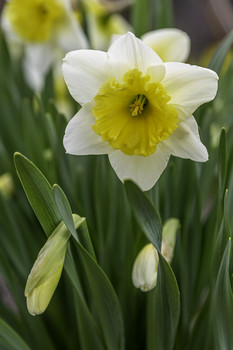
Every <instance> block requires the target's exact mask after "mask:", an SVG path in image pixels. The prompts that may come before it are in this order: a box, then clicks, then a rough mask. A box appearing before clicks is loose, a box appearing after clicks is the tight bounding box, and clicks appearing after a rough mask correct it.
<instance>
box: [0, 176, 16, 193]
mask: <svg viewBox="0 0 233 350" xmlns="http://www.w3.org/2000/svg"><path fill="white" fill-rule="evenodd" d="M0 193H1V195H2V196H3V197H4V198H10V197H11V196H12V194H13V193H14V183H13V179H12V176H11V174H10V173H4V174H2V175H1V176H0Z"/></svg>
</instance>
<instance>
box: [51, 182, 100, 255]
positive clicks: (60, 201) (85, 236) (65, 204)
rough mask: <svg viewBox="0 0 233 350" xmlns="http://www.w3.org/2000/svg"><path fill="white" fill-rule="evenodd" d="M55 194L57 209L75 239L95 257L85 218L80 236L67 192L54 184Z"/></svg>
mask: <svg viewBox="0 0 233 350" xmlns="http://www.w3.org/2000/svg"><path fill="white" fill-rule="evenodd" d="M53 194H54V199H55V202H56V205H57V209H58V211H59V213H60V214H61V217H62V219H63V221H64V223H65V224H66V226H67V227H68V229H69V231H70V232H71V234H72V235H73V237H74V238H75V240H78V241H79V242H80V243H81V244H82V245H83V246H84V248H85V249H87V251H88V252H89V253H90V254H91V256H92V257H94V258H95V252H94V249H93V246H92V242H91V238H90V235H89V232H88V228H87V224H86V220H85V218H80V220H82V225H81V228H80V229H79V237H78V236H77V232H76V229H75V227H74V222H73V217H72V211H71V208H70V204H69V201H68V199H67V197H66V195H65V193H64V192H63V191H62V189H61V188H60V187H59V186H58V185H54V186H53ZM95 259H96V258H95Z"/></svg>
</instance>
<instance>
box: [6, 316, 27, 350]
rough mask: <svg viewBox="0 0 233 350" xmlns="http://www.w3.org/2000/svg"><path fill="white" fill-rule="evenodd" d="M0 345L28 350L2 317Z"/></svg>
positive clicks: (17, 349) (12, 348)
mask: <svg viewBox="0 0 233 350" xmlns="http://www.w3.org/2000/svg"><path fill="white" fill-rule="evenodd" d="M0 345H1V346H4V349H9V350H30V348H29V346H28V345H27V344H26V343H25V342H24V340H23V339H22V338H21V337H20V336H19V335H18V334H17V333H16V332H15V330H14V329H13V328H11V327H10V326H9V325H8V324H7V323H6V322H4V321H3V320H2V319H0Z"/></svg>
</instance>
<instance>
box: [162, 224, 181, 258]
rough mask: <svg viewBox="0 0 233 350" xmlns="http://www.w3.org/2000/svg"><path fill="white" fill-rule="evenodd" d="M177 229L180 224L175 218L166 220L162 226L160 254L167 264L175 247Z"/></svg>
mask: <svg viewBox="0 0 233 350" xmlns="http://www.w3.org/2000/svg"><path fill="white" fill-rule="evenodd" d="M179 228H180V222H179V220H178V219H175V218H171V219H169V220H167V221H166V223H165V224H164V226H163V236H162V247H161V253H162V255H163V257H164V258H165V259H166V261H167V262H168V263H169V264H170V263H171V261H172V259H173V255H174V249H175V245H176V235H177V232H178V230H179Z"/></svg>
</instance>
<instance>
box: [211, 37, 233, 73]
mask: <svg viewBox="0 0 233 350" xmlns="http://www.w3.org/2000/svg"><path fill="white" fill-rule="evenodd" d="M232 43H233V30H231V31H230V32H229V33H228V34H227V35H226V37H225V38H224V39H223V40H222V42H221V43H220V45H219V46H218V48H217V50H216V52H215V53H214V55H213V57H212V59H211V61H210V63H209V65H208V68H210V69H213V70H214V71H215V72H216V73H217V74H219V73H220V71H221V69H222V66H223V63H224V60H225V57H226V55H227V53H228V51H229V50H230V48H231V45H232Z"/></svg>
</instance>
